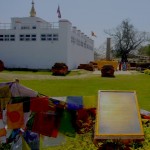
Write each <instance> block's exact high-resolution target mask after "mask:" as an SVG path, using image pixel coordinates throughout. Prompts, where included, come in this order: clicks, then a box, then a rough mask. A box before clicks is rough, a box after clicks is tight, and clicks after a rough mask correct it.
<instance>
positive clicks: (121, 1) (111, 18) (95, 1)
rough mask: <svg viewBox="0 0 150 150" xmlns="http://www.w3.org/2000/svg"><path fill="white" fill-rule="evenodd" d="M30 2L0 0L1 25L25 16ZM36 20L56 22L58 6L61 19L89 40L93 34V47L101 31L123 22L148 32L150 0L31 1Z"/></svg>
mask: <svg viewBox="0 0 150 150" xmlns="http://www.w3.org/2000/svg"><path fill="white" fill-rule="evenodd" d="M31 2H32V0H0V23H4V22H7V23H10V19H11V17H28V16H29V12H30V10H31ZM34 3H35V9H36V13H37V17H41V18H43V19H45V20H46V21H48V22H57V21H58V17H57V13H56V11H57V7H58V5H59V6H60V11H61V15H62V19H68V20H69V21H70V22H71V23H72V25H73V26H76V27H77V28H78V29H79V30H81V31H82V32H84V33H85V34H86V35H88V36H89V37H91V31H94V32H95V33H96V35H97V38H94V37H92V38H93V39H94V41H95V47H97V48H98V47H99V46H100V45H101V44H102V43H104V41H106V38H107V37H108V35H106V34H105V33H104V30H107V29H113V28H115V27H117V26H118V25H119V24H120V23H121V22H122V21H123V20H124V19H129V20H130V22H131V23H132V24H133V25H134V26H135V28H137V29H138V30H139V31H146V32H150V0H34Z"/></svg>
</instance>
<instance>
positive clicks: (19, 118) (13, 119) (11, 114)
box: [7, 103, 24, 129]
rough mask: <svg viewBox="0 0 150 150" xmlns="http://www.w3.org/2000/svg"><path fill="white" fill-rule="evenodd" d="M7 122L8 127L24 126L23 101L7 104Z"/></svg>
mask: <svg viewBox="0 0 150 150" xmlns="http://www.w3.org/2000/svg"><path fill="white" fill-rule="evenodd" d="M7 124H8V128H9V129H17V128H24V113H23V103H18V104H7Z"/></svg>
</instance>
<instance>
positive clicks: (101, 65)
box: [96, 60, 119, 71]
mask: <svg viewBox="0 0 150 150" xmlns="http://www.w3.org/2000/svg"><path fill="white" fill-rule="evenodd" d="M96 63H97V66H98V69H99V70H101V69H102V67H103V66H104V65H112V66H113V67H114V70H115V71H116V70H117V68H118V65H119V64H118V61H107V60H97V61H96Z"/></svg>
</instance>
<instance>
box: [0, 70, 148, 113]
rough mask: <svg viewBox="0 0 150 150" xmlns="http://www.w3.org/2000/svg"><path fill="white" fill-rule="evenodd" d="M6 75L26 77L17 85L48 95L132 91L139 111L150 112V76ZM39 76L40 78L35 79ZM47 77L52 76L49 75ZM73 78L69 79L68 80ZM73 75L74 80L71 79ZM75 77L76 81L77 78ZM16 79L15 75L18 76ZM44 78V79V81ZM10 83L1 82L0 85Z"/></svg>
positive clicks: (86, 94) (39, 73) (40, 73)
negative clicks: (134, 92)
mask: <svg viewBox="0 0 150 150" xmlns="http://www.w3.org/2000/svg"><path fill="white" fill-rule="evenodd" d="M5 73H6V74H10V73H11V74H15V75H16V74H17V75H20V74H24V75H25V74H28V75H29V76H30V75H31V76H32V77H34V78H32V79H27V78H24V79H21V80H20V83H21V84H22V85H24V86H27V87H29V88H31V89H33V90H36V91H38V92H39V93H41V94H44V95H47V96H68V95H70V96H71V95H73V96H76V95H77V96H90V95H97V93H98V90H131V91H136V93H137V98H138V102H139V105H140V108H142V109H146V110H148V111H150V76H149V75H146V74H144V73H141V74H139V73H138V74H132V75H115V77H114V78H104V77H101V76H100V75H91V74H89V75H86V76H85V77H80V75H83V74H86V72H80V71H77V72H71V73H70V74H68V75H67V76H66V77H57V78H56V79H55V78H52V79H51V78H48V79H47V75H48V72H35V73H34V72H5ZM38 75H42V77H43V78H42V79H40V78H38ZM49 76H52V75H51V74H49ZM70 76H71V77H72V78H68V77H70ZM74 76H75V78H73V77H74ZM77 76H78V78H77ZM17 77H18V76H17ZM44 77H45V79H44ZM5 81H10V80H7V79H2V78H1V74H0V82H5Z"/></svg>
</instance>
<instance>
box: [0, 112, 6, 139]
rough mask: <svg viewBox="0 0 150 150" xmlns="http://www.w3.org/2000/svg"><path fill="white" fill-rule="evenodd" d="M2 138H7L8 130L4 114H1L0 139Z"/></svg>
mask: <svg viewBox="0 0 150 150" xmlns="http://www.w3.org/2000/svg"><path fill="white" fill-rule="evenodd" d="M2 136H6V129H5V125H4V123H3V120H2V113H1V112H0V137H2Z"/></svg>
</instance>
